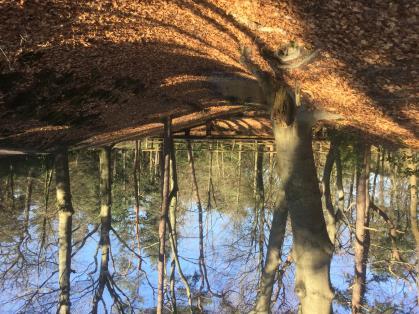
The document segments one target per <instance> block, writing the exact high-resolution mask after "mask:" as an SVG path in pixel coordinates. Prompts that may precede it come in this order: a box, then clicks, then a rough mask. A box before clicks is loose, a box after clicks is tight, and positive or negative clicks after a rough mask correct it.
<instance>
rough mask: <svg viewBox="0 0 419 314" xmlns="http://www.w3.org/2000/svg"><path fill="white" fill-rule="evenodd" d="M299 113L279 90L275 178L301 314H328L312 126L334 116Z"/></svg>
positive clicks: (328, 254) (326, 252) (327, 252)
mask: <svg viewBox="0 0 419 314" xmlns="http://www.w3.org/2000/svg"><path fill="white" fill-rule="evenodd" d="M298 111H299V110H297V108H296V107H295V103H294V101H293V99H292V97H291V96H290V95H289V94H288V93H287V92H286V91H285V89H284V88H280V89H278V90H277V91H276V93H275V97H274V103H273V106H272V114H271V117H272V120H273V122H272V124H273V131H274V136H275V144H276V150H277V160H278V165H277V166H278V168H279V177H280V180H281V182H282V184H283V185H284V191H285V199H286V204H287V206H288V209H289V213H290V217H291V225H292V232H293V260H294V261H295V263H296V282H295V290H296V293H297V295H298V297H299V299H300V308H301V313H303V314H306V313H322V314H323V313H331V312H332V299H333V292H332V288H331V284H330V278H329V270H330V261H331V258H332V252H333V246H332V243H331V242H330V240H329V236H328V234H327V229H326V223H325V220H324V216H323V210H322V204H321V195H320V190H319V185H318V178H317V174H316V169H315V164H314V157H313V150H312V130H311V128H312V125H313V123H314V122H315V121H316V120H318V119H327V118H329V117H330V118H333V116H331V115H329V114H327V113H322V112H309V111H303V110H302V111H299V112H298Z"/></svg>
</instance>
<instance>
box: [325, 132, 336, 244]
mask: <svg viewBox="0 0 419 314" xmlns="http://www.w3.org/2000/svg"><path fill="white" fill-rule="evenodd" d="M338 149H339V147H338V143H337V140H336V138H333V139H332V141H331V142H330V149H329V152H328V153H327V156H326V163H325V165H324V169H323V178H322V186H323V203H324V206H323V208H324V209H325V219H326V225H327V233H328V234H329V239H330V241H331V242H332V243H335V238H336V213H335V209H334V208H333V203H332V195H331V192H330V176H331V174H332V170H333V164H334V162H335V160H336V154H337V151H338Z"/></svg>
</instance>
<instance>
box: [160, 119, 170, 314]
mask: <svg viewBox="0 0 419 314" xmlns="http://www.w3.org/2000/svg"><path fill="white" fill-rule="evenodd" d="M171 123H172V121H171V118H170V117H168V118H166V119H165V121H164V140H163V154H162V155H163V156H162V161H163V162H162V179H163V182H162V203H161V210H160V222H159V260H158V265H157V272H158V283H157V289H158V293H157V313H158V314H161V313H163V305H164V274H165V261H166V254H165V248H166V223H167V220H168V212H169V206H170V141H171V136H172V127H171Z"/></svg>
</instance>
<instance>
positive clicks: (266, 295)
mask: <svg viewBox="0 0 419 314" xmlns="http://www.w3.org/2000/svg"><path fill="white" fill-rule="evenodd" d="M279 193H281V194H282V196H281V200H280V203H279V206H278V207H277V208H275V210H274V212H273V217H272V227H271V231H270V234H269V242H268V249H267V252H266V261H265V266H264V268H263V272H262V277H261V280H260V286H259V293H258V296H257V300H256V306H255V310H254V312H255V313H268V312H269V311H270V305H271V297H272V290H273V286H274V280H275V274H276V273H277V271H278V267H279V265H280V264H281V255H282V245H283V243H284V235H285V227H286V224H287V216H288V209H287V207H286V205H285V195H284V191H283V190H282V191H280V192H279Z"/></svg>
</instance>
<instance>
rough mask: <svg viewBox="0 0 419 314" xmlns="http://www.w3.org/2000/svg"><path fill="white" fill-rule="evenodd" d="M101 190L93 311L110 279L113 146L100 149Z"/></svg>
mask: <svg viewBox="0 0 419 314" xmlns="http://www.w3.org/2000/svg"><path fill="white" fill-rule="evenodd" d="M99 172H100V181H99V191H100V223H101V229H100V240H99V246H100V248H101V261H100V271H99V283H98V288H97V290H96V292H95V296H94V298H93V307H92V313H97V312H98V304H99V301H100V300H101V299H102V296H103V291H104V289H105V285H106V283H107V281H108V276H109V269H108V264H109V250H110V239H109V231H110V229H111V219H112V217H111V203H112V197H111V193H112V190H111V189H112V187H111V186H112V179H111V174H112V170H111V148H110V147H106V148H102V149H101V150H100V151H99Z"/></svg>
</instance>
